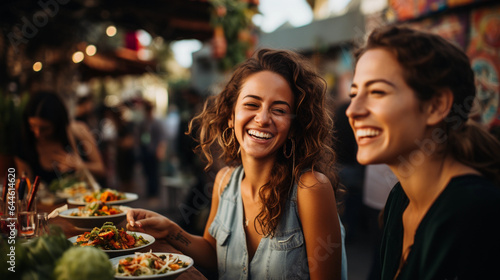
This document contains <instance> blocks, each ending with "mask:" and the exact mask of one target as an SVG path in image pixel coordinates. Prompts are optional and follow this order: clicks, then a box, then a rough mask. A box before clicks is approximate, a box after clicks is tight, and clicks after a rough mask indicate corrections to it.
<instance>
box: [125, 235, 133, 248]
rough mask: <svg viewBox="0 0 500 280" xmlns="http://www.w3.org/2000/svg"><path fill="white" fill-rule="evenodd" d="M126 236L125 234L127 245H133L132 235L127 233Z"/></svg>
mask: <svg viewBox="0 0 500 280" xmlns="http://www.w3.org/2000/svg"><path fill="white" fill-rule="evenodd" d="M126 236H127V245H128V246H132V245H134V244H135V238H134V237H133V236H132V235H130V234H127V235H126Z"/></svg>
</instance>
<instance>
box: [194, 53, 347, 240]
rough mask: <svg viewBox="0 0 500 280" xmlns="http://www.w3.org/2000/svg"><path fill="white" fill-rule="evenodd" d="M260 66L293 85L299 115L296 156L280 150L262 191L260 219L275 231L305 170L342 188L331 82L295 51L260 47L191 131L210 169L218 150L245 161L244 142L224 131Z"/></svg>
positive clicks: (229, 160)
mask: <svg viewBox="0 0 500 280" xmlns="http://www.w3.org/2000/svg"><path fill="white" fill-rule="evenodd" d="M261 71H271V72H274V73H277V74H279V75H281V76H282V77H283V78H284V79H285V80H286V81H287V82H288V84H289V85H290V88H291V89H292V92H293V95H294V99H295V108H293V114H294V115H295V117H294V118H293V121H292V124H291V128H290V135H291V137H292V138H293V139H294V141H295V147H296V148H295V150H294V157H295V158H294V160H292V159H287V158H286V157H285V156H284V155H283V153H277V159H276V163H275V166H274V168H273V170H272V171H271V177H270V178H269V181H268V182H267V183H266V184H265V185H264V186H262V187H261V188H260V191H259V196H260V199H261V201H262V207H261V210H260V213H259V214H258V216H257V218H256V219H257V221H258V223H259V224H260V226H261V228H262V231H263V234H264V235H266V236H269V235H270V236H273V235H274V233H275V230H276V227H277V225H278V222H279V220H280V217H281V215H282V213H283V211H284V207H285V204H286V201H287V199H288V198H289V191H290V189H291V187H292V183H297V184H299V185H300V182H299V178H300V175H301V173H302V172H304V171H305V170H313V171H318V172H321V173H323V174H325V175H326V176H327V177H328V179H329V180H330V182H331V184H332V186H333V188H334V191H335V193H337V192H338V191H339V183H338V178H337V172H336V170H335V169H334V167H333V166H334V163H335V153H334V151H333V149H332V141H333V120H332V116H331V115H332V114H331V113H332V112H331V108H332V107H333V106H331V104H330V103H329V102H330V99H329V98H328V95H327V94H326V88H327V87H326V82H325V80H324V79H323V78H321V77H320V76H319V75H318V73H317V72H316V71H315V70H314V67H313V66H312V64H311V63H310V62H309V61H308V60H307V59H306V58H304V57H302V56H301V55H299V54H297V53H295V52H293V51H288V50H272V49H261V50H258V51H257V52H256V53H255V54H254V56H253V57H252V58H250V59H248V60H247V61H245V62H243V63H242V64H240V65H239V66H238V67H237V68H236V70H235V71H234V73H233V75H232V77H231V79H230V80H229V82H228V83H227V84H226V86H225V87H224V89H223V90H222V92H220V93H219V94H218V95H216V96H211V97H209V98H208V99H207V101H206V102H205V105H204V108H203V111H202V112H201V113H200V114H199V115H197V116H196V117H195V118H193V120H192V121H191V123H190V125H189V130H188V132H187V133H188V134H193V132H194V130H196V131H197V132H198V133H197V135H196V137H195V138H196V140H197V141H198V142H199V145H198V146H197V148H198V150H199V151H201V153H202V154H203V155H204V156H205V158H206V159H207V166H206V169H208V168H209V167H210V166H211V165H212V164H213V162H214V158H213V151H214V149H215V150H217V151H218V152H219V154H220V158H221V159H224V161H225V162H226V164H228V165H233V166H234V165H239V164H241V158H240V154H239V152H238V150H239V143H238V142H237V141H233V142H232V143H231V145H229V146H226V145H224V140H223V133H224V131H225V130H226V129H227V128H228V120H229V119H230V118H231V117H232V116H233V115H234V113H235V112H234V108H235V105H236V100H237V99H238V95H239V94H240V91H241V87H242V85H243V83H244V82H245V80H246V78H247V77H249V76H250V75H252V74H254V73H257V72H261ZM195 127H196V128H197V129H195ZM226 142H227V141H226ZM287 142H288V141H287ZM294 162H295V163H296V164H295V166H294ZM292 169H293V170H292ZM290 174H293V177H291V176H290Z"/></svg>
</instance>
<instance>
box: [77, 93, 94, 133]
mask: <svg viewBox="0 0 500 280" xmlns="http://www.w3.org/2000/svg"><path fill="white" fill-rule="evenodd" d="M75 120H76V121H80V122H83V123H85V124H86V125H87V126H88V127H89V129H90V130H93V129H96V128H97V118H96V116H95V114H94V100H92V95H90V94H86V95H84V96H79V97H78V98H77V100H76V107H75Z"/></svg>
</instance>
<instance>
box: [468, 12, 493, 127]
mask: <svg viewBox="0 0 500 280" xmlns="http://www.w3.org/2000/svg"><path fill="white" fill-rule="evenodd" d="M470 18H471V28H470V35H469V36H470V44H469V47H468V48H467V54H468V55H469V57H470V59H471V64H472V67H473V69H474V72H475V73H476V89H477V102H476V105H477V106H478V107H479V108H478V111H479V112H480V115H479V117H480V121H481V122H482V123H484V124H485V125H487V126H488V127H489V128H490V129H492V128H493V127H496V126H500V86H499V79H500V76H499V74H500V6H497V7H493V8H491V7H488V8H481V9H477V10H474V11H473V12H472V13H471V17H470Z"/></svg>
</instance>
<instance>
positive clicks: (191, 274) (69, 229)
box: [37, 203, 207, 280]
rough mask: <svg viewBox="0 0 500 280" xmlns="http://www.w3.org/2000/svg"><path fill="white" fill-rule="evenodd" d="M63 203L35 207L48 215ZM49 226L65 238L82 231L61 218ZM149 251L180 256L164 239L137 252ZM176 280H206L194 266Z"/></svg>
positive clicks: (57, 218) (121, 225)
mask: <svg viewBox="0 0 500 280" xmlns="http://www.w3.org/2000/svg"><path fill="white" fill-rule="evenodd" d="M63 205H64V203H62V204H57V205H44V204H40V203H39V204H38V205H37V210H38V212H47V213H50V212H52V210H54V209H55V208H57V207H60V206H63ZM74 207H77V206H74V205H69V204H68V208H74ZM49 225H57V226H59V227H61V228H62V230H63V231H64V234H66V237H67V238H70V237H73V236H76V235H80V234H82V233H83V231H82V230H79V229H77V228H75V227H74V226H73V225H72V224H71V222H70V221H69V220H67V219H64V218H62V217H56V218H53V219H50V220H49ZM125 225H126V221H123V222H122V223H120V224H118V225H116V227H118V228H122V227H123V228H125ZM149 250H153V252H169V253H177V254H182V253H181V252H180V251H179V250H177V249H175V248H174V247H172V245H170V244H169V243H168V242H167V241H166V240H165V239H156V240H155V242H154V243H153V244H151V246H147V247H145V248H142V249H139V250H137V251H138V252H149ZM176 279H178V280H187V279H193V280H206V279H207V278H205V276H204V275H203V274H202V273H201V272H199V271H198V270H197V269H196V268H195V267H194V266H192V267H190V268H189V269H188V270H187V271H186V272H184V273H182V274H180V275H179V277H177V278H176Z"/></svg>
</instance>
